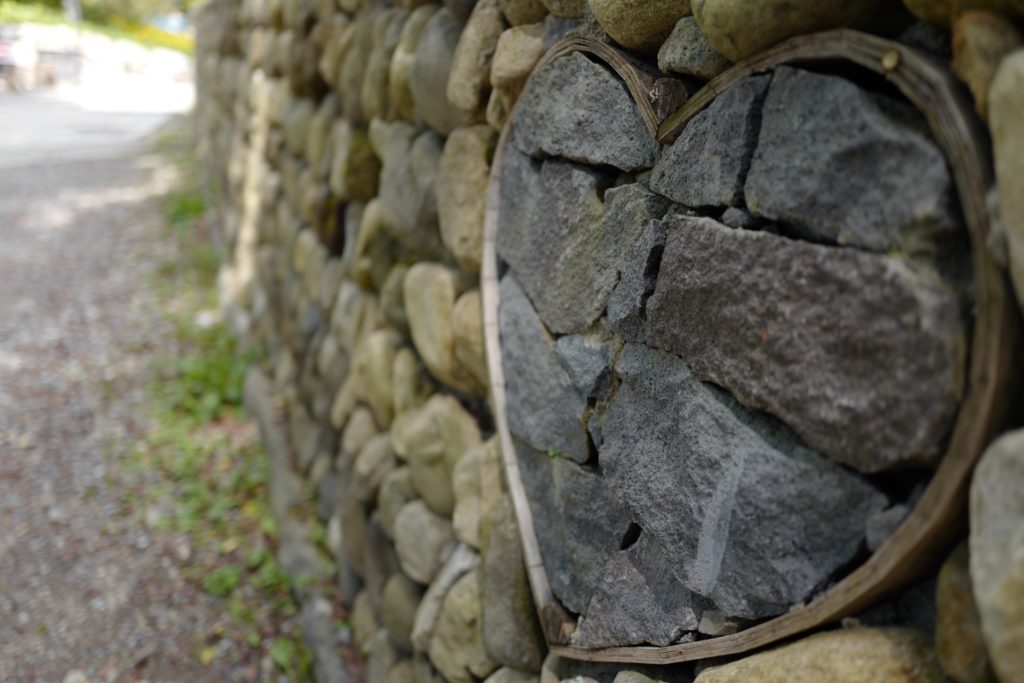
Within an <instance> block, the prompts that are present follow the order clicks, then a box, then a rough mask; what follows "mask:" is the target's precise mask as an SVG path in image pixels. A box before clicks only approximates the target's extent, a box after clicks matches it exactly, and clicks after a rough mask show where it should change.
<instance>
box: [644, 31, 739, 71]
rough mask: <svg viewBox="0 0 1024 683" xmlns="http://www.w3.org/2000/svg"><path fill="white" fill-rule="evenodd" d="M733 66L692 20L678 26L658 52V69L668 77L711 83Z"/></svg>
mask: <svg viewBox="0 0 1024 683" xmlns="http://www.w3.org/2000/svg"><path fill="white" fill-rule="evenodd" d="M731 65H732V62H730V61H729V60H728V59H726V58H725V57H723V56H722V55H720V54H718V53H717V52H715V49H714V48H713V47H711V46H710V45H709V44H708V41H707V39H706V38H705V37H704V34H703V33H701V32H700V28H698V27H697V20H696V19H694V18H693V17H691V16H686V17H683V18H682V19H680V20H679V21H678V22H676V26H675V28H674V29H672V34H671V35H670V36H669V37H668V39H667V40H666V41H665V42H664V44H662V46H661V48H660V49H659V50H658V68H659V69H661V70H662V71H664V72H665V73H673V74H683V75H684V76H693V77H695V78H702V79H704V80H706V81H709V80H711V79H712V78H714V77H715V76H717V75H718V74H720V73H722V72H723V71H725V70H726V69H728V68H729V67H730V66H731Z"/></svg>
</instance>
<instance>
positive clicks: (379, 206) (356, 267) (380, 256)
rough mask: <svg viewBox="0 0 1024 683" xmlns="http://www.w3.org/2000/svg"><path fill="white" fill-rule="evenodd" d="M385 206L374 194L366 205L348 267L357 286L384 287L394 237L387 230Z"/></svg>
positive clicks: (392, 256)
mask: <svg viewBox="0 0 1024 683" xmlns="http://www.w3.org/2000/svg"><path fill="white" fill-rule="evenodd" d="M385 209H386V207H385V206H384V204H383V202H381V200H380V199H379V198H376V197H375V198H374V199H371V200H370V201H369V202H368V203H367V204H366V208H365V209H364V210H363V215H362V220H361V221H360V224H359V234H358V236H357V238H356V244H355V247H354V248H353V250H352V265H351V266H350V269H349V276H350V277H351V278H352V279H353V280H354V281H355V282H356V283H358V284H359V286H360V287H363V288H364V289H370V290H374V291H379V290H380V288H381V287H382V286H383V284H384V282H385V280H387V276H388V273H389V272H391V267H392V265H393V264H394V260H395V246H394V240H392V238H391V235H390V233H389V232H388V230H387V220H388V219H387V216H386V213H385Z"/></svg>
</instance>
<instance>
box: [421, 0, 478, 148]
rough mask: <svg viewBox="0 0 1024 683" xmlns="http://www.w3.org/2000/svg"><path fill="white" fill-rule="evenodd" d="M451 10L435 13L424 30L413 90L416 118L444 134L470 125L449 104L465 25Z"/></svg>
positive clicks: (443, 9)
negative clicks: (451, 76) (451, 77)
mask: <svg viewBox="0 0 1024 683" xmlns="http://www.w3.org/2000/svg"><path fill="white" fill-rule="evenodd" d="M464 21H465V19H462V20H460V19H458V18H457V17H456V16H455V15H454V14H452V12H451V11H450V10H449V9H448V8H447V7H445V8H442V9H441V10H439V11H437V12H435V13H434V15H433V16H432V17H430V19H429V20H428V21H427V25H426V26H424V27H423V33H422V34H421V35H420V39H419V43H417V45H416V58H415V61H413V65H412V78H411V79H410V81H409V87H410V89H411V91H412V99H413V102H415V105H416V115H417V117H418V118H420V119H422V120H423V121H425V122H426V123H427V125H428V126H430V127H431V128H433V129H434V130H435V131H436V132H438V133H440V134H441V135H448V133H450V132H452V130H454V129H455V128H457V127H458V126H460V125H462V124H465V123H470V121H466V120H465V119H464V116H463V115H462V114H460V113H459V112H458V111H456V110H455V108H453V107H452V105H451V103H449V101H448V98H447V97H446V96H445V93H446V92H447V89H448V74H449V72H450V71H451V68H452V59H453V58H454V56H455V48H456V46H457V45H458V43H459V36H460V35H461V33H462V28H463V26H465V23H464Z"/></svg>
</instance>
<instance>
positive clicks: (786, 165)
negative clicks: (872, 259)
mask: <svg viewBox="0 0 1024 683" xmlns="http://www.w3.org/2000/svg"><path fill="white" fill-rule="evenodd" d="M745 192H746V200H747V207H748V208H749V209H750V211H751V212H753V213H754V215H757V216H762V217H764V218H767V219H769V220H775V221H779V222H782V223H785V224H787V225H789V226H792V228H794V229H795V230H797V231H799V232H800V233H801V234H806V235H808V236H810V237H813V238H815V239H817V240H830V241H835V242H837V243H839V244H850V245H855V246H859V247H864V248H866V249H871V250H874V251H881V252H889V251H892V250H893V249H897V248H899V249H901V250H904V251H908V252H911V253H916V252H923V253H929V252H934V251H935V249H936V247H935V244H934V243H935V242H936V241H937V240H941V239H949V238H951V237H957V236H961V235H963V227H962V224H961V221H960V219H959V216H958V214H957V201H956V190H955V187H954V185H953V178H952V175H951V174H950V171H949V167H948V166H947V164H946V160H945V158H944V157H943V155H942V152H941V151H940V150H939V148H938V146H937V145H936V144H935V142H934V141H932V140H931V138H930V137H929V136H928V134H927V132H926V128H925V127H924V124H923V121H921V120H920V116H919V114H918V113H917V112H916V110H913V109H911V108H910V107H909V105H903V104H902V103H898V102H895V101H892V100H887V99H884V98H882V97H880V96H874V95H871V94H869V93H867V92H865V91H864V90H861V89H860V88H858V87H857V86H856V85H854V84H853V83H851V82H849V81H847V80H845V79H843V78H840V77H838V76H830V75H824V74H817V73H812V72H809V71H802V70H799V69H793V68H788V67H781V68H779V69H776V71H775V74H774V76H773V78H772V85H771V87H770V88H769V90H768V96H767V98H765V102H764V107H763V109H762V122H761V135H760V140H759V142H758V145H757V151H755V152H754V157H753V159H752V161H751V163H750V173H749V174H748V176H747V181H746V186H745Z"/></svg>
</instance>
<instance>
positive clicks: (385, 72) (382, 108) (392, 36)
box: [360, 7, 409, 119]
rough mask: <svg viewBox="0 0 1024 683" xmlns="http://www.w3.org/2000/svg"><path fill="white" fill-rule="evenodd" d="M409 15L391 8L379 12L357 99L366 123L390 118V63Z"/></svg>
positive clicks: (391, 109)
mask: <svg viewBox="0 0 1024 683" xmlns="http://www.w3.org/2000/svg"><path fill="white" fill-rule="evenodd" d="M408 16H409V13H408V12H406V11H404V10H401V9H398V8H394V7H393V8H391V9H388V10H385V11H384V12H381V14H380V16H378V17H377V19H376V22H375V24H374V28H373V44H372V45H373V46H372V48H371V50H370V58H369V59H368V60H367V62H366V73H365V75H364V76H363V83H362V90H361V92H360V99H361V100H362V104H363V115H364V116H366V118H368V119H373V118H376V117H381V118H391V115H392V111H393V106H392V104H391V92H390V85H389V83H388V79H389V77H390V73H391V60H392V58H393V55H394V52H395V49H396V48H397V47H398V43H399V41H400V39H401V36H402V29H403V28H404V26H405V21H406V19H407V18H408Z"/></svg>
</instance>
